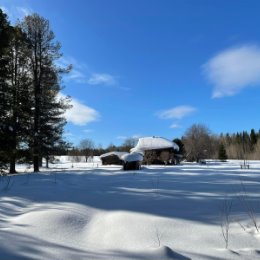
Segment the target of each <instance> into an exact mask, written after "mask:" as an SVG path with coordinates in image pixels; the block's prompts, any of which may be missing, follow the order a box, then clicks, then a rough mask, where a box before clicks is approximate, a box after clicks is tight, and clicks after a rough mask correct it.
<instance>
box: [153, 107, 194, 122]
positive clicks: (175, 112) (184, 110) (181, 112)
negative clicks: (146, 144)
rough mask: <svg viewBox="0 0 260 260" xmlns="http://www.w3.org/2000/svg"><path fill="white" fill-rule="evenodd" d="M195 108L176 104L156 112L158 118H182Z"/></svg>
mask: <svg viewBox="0 0 260 260" xmlns="http://www.w3.org/2000/svg"><path fill="white" fill-rule="evenodd" d="M196 110H197V109H196V108H195V107H192V106H178V107H174V108H170V109H167V110H163V111H160V112H158V113H157V116H158V117H159V118H160V119H182V118H184V117H186V116H189V115H191V114H192V113H194V112H195V111H196Z"/></svg>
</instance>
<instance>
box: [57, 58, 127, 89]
mask: <svg viewBox="0 0 260 260" xmlns="http://www.w3.org/2000/svg"><path fill="white" fill-rule="evenodd" d="M56 64H57V65H58V66H60V67H65V68H66V67H68V66H69V65H72V70H71V71H70V72H69V73H68V74H67V75H65V76H64V80H65V81H68V82H69V81H74V82H76V83H79V84H88V85H108V86H114V85H116V79H115V77H114V76H112V75H111V74H108V73H93V72H92V71H91V70H90V69H89V67H88V66H87V65H86V64H84V63H81V62H79V61H77V60H76V59H75V58H73V57H69V56H67V57H61V58H60V59H59V60H58V61H57V62H56ZM122 89H126V88H122Z"/></svg>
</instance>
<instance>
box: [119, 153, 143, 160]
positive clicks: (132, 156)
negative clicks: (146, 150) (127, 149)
mask: <svg viewBox="0 0 260 260" xmlns="http://www.w3.org/2000/svg"><path fill="white" fill-rule="evenodd" d="M121 158H122V160H123V161H125V162H136V161H137V162H141V161H142V160H143V158H144V157H143V156H142V155H141V154H140V153H129V154H125V155H123V156H122V157H121Z"/></svg>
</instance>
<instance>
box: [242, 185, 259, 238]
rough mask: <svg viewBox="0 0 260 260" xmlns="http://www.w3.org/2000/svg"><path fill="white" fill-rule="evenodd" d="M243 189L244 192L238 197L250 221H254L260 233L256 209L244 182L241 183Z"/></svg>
mask: <svg viewBox="0 0 260 260" xmlns="http://www.w3.org/2000/svg"><path fill="white" fill-rule="evenodd" d="M241 187H242V192H241V193H240V194H239V196H238V198H239V201H240V203H241V205H242V207H243V208H244V209H245V211H246V213H247V215H248V216H249V218H250V220H251V221H252V223H253V226H254V227H255V229H256V231H257V232H258V233H259V227H258V223H257V218H256V211H255V208H254V207H253V205H252V204H251V203H250V202H249V200H248V194H247V191H246V187H245V185H244V183H243V182H242V181H241Z"/></svg>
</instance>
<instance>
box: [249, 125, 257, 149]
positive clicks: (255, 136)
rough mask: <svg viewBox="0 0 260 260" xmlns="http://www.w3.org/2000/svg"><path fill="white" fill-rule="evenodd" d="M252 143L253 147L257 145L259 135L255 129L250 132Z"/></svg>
mask: <svg viewBox="0 0 260 260" xmlns="http://www.w3.org/2000/svg"><path fill="white" fill-rule="evenodd" d="M250 143H251V146H252V147H253V146H254V145H255V144H256V143H257V134H256V132H255V130H254V129H251V132H250Z"/></svg>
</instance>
